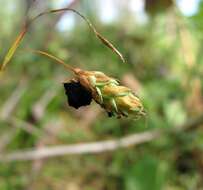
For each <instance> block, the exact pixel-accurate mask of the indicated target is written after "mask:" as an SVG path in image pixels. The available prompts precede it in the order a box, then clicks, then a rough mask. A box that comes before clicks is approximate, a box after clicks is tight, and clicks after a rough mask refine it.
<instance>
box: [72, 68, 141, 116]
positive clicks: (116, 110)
mask: <svg viewBox="0 0 203 190" xmlns="http://www.w3.org/2000/svg"><path fill="white" fill-rule="evenodd" d="M75 74H76V77H77V78H76V80H77V81H78V82H79V83H80V84H81V85H82V86H84V87H85V88H86V89H87V90H88V91H89V92H91V94H92V98H93V99H94V100H95V102H97V103H98V104H99V105H100V106H101V107H102V108H104V109H105V110H106V111H107V113H108V114H109V115H110V116H117V117H121V116H126V117H127V116H134V117H135V118H137V117H139V116H142V115H145V112H144V107H143V105H142V103H141V101H140V99H139V98H138V97H137V96H136V95H135V94H134V93H133V92H132V90H131V89H129V88H127V87H125V86H121V85H120V84H119V82H118V81H117V80H116V79H114V78H111V77H108V76H107V75H105V74H104V73H102V72H99V71H83V70H80V69H76V72H75Z"/></svg>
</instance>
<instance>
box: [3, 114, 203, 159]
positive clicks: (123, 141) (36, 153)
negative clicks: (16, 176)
mask: <svg viewBox="0 0 203 190" xmlns="http://www.w3.org/2000/svg"><path fill="white" fill-rule="evenodd" d="M202 124H203V114H201V115H200V116H198V117H196V118H194V119H191V120H190V121H187V122H186V123H185V124H183V125H181V126H177V127H174V128H173V129H172V130H163V129H156V130H153V131H147V132H142V133H137V134H132V135H128V136H125V137H122V138H120V139H116V140H106V141H98V142H92V143H80V144H73V145H59V146H54V147H45V148H41V149H37V150H35V149H34V150H28V151H18V152H14V153H9V154H4V155H0V161H1V162H11V161H17V160H18V161H23V160H35V159H41V158H50V157H56V156H63V155H73V154H77V155H78V154H87V153H92V154H93V153H94V154H96V153H102V152H107V151H114V150H117V149H120V148H127V147H130V146H135V145H139V144H143V143H146V142H150V141H152V140H154V139H157V138H159V137H161V135H163V134H174V133H177V132H183V131H190V130H191V129H196V128H198V127H200V126H202Z"/></svg>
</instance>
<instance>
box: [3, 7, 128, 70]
mask: <svg viewBox="0 0 203 190" xmlns="http://www.w3.org/2000/svg"><path fill="white" fill-rule="evenodd" d="M64 11H72V12H74V13H76V14H77V15H79V16H80V17H81V18H82V19H83V20H85V21H86V23H87V24H88V26H89V27H90V29H91V30H92V31H93V32H94V34H95V35H96V37H97V38H98V39H99V40H100V41H101V42H102V43H103V44H104V45H105V46H107V47H108V48H110V49H111V50H112V51H113V52H114V53H115V54H117V55H118V57H119V58H120V59H121V60H122V61H123V62H125V59H124V57H123V55H122V54H121V53H120V52H119V51H118V50H117V49H116V48H115V47H114V45H113V44H112V43H111V42H109V41H108V40H107V39H106V38H104V37H103V36H102V35H101V34H100V33H99V32H97V30H96V28H95V27H94V26H93V25H92V23H91V22H90V21H89V20H88V19H87V18H86V17H85V16H83V15H82V14H81V13H79V12H78V11H76V10H74V9H71V8H63V9H53V10H49V11H45V12H42V13H40V14H38V15H37V16H35V17H33V18H32V19H30V20H29V21H28V22H27V23H26V24H25V25H24V26H23V29H22V30H21V32H20V34H19V35H18V36H17V38H16V39H15V41H14V43H13V44H12V45H11V47H10V49H9V50H8V52H7V54H6V56H5V58H4V60H3V64H2V65H1V66H0V71H2V70H4V69H5V67H6V65H7V64H8V63H9V62H10V60H11V58H12V57H13V55H14V53H15V51H16V50H17V48H18V47H19V45H20V43H21V41H22V40H23V38H24V36H25V34H26V33H27V31H28V29H29V27H30V25H31V24H32V23H33V22H34V21H35V20H36V19H38V18H39V17H41V16H44V15H47V14H51V13H58V12H64Z"/></svg>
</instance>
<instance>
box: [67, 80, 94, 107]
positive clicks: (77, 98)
mask: <svg viewBox="0 0 203 190" xmlns="http://www.w3.org/2000/svg"><path fill="white" fill-rule="evenodd" d="M64 88H65V93H66V95H67V100H68V104H69V106H72V107H74V108H76V109H78V108H79V107H81V106H87V105H90V103H91V101H92V94H91V92H89V91H88V90H87V89H86V88H85V87H83V86H82V85H81V84H80V83H79V82H75V81H71V82H69V83H64Z"/></svg>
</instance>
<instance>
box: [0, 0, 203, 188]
mask: <svg viewBox="0 0 203 190" xmlns="http://www.w3.org/2000/svg"><path fill="white" fill-rule="evenodd" d="M25 2H26V1H25ZM25 2H24V3H22V2H21V1H19V0H15V1H10V0H9V1H3V0H0V3H1V4H4V6H2V7H0V22H1V28H0V31H1V34H0V49H1V60H3V57H4V56H5V53H6V51H7V50H8V48H9V47H10V45H11V44H12V43H13V40H14V39H15V37H16V36H17V34H19V31H20V29H21V25H22V23H23V19H24V20H25V18H26V16H25V12H26V11H25V10H26V6H25ZM42 2H43V1H42ZM50 2H51V1H50ZM50 2H49V3H48V1H47V3H40V2H39V1H35V2H34V3H33V4H35V6H34V5H32V6H31V8H30V10H29V15H36V13H39V12H41V7H43V10H46V9H50V8H55V7H53V5H52V4H51V3H50ZM116 2H117V1H115V3H116ZM147 2H148V3H149V4H150V1H147ZM156 2H157V3H160V2H159V1H156ZM167 2H168V3H166V4H164V3H163V5H162V4H161V3H160V6H161V8H160V6H152V7H151V8H149V7H148V8H147V11H148V20H147V22H145V23H141V24H139V22H137V21H136V19H134V15H133V13H131V12H130V11H129V10H128V9H127V8H124V7H123V8H122V10H123V11H121V13H120V15H119V19H118V20H116V21H115V22H112V23H111V24H104V23H102V22H101V21H100V19H99V16H98V14H97V11H96V4H95V3H93V1H91V0H87V1H81V2H77V1H76V3H75V4H74V5H73V6H74V8H75V9H76V10H79V11H80V12H81V13H83V14H84V15H86V16H87V17H88V18H89V20H91V22H92V23H94V25H95V27H96V28H97V29H98V31H99V32H100V33H101V34H102V35H103V36H105V37H106V38H107V39H108V40H109V41H110V42H112V43H113V44H114V45H115V47H117V48H118V49H119V51H120V52H122V54H123V55H124V57H125V58H126V63H122V62H121V61H120V60H119V58H118V57H117V56H116V55H115V54H113V53H112V51H111V50H109V49H108V48H106V47H105V46H103V45H102V44H101V42H100V41H98V40H97V39H96V38H95V36H94V34H93V33H92V32H90V30H89V28H88V26H87V25H86V24H85V22H84V21H82V20H80V18H78V17H77V16H76V17H75V21H76V22H75V27H73V29H69V30H67V31H63V32H61V31H60V30H58V29H57V28H56V27H54V26H57V23H58V20H59V18H60V16H59V15H57V14H56V15H48V16H46V17H43V18H42V19H39V20H38V21H36V22H35V23H34V24H33V26H32V27H31V28H30V29H29V33H28V35H26V38H25V40H24V41H23V43H22V44H21V45H20V48H19V49H18V51H17V52H16V54H15V56H14V58H13V59H12V61H11V63H10V64H9V65H8V66H7V68H6V70H5V71H4V72H3V73H0V190H1V189H2V190H19V189H29V190H32V189H33V190H34V189H38V190H46V189H47V190H60V189H67V190H79V189H83V190H104V189H108V190H117V189H124V190H149V189H150V190H161V189H164V190H165V189H166V190H185V189H195V190H196V189H197V190H201V189H202V187H203V174H202V173H203V152H202V151H203V150H202V149H203V140H202V139H203V132H202V126H203V124H202V122H197V123H196V122H195V120H196V118H199V115H202V113H203V80H202V79H203V56H202V55H203V54H202V50H203V43H202V42H203V38H202V33H203V28H202V21H203V2H202V1H200V3H199V9H198V11H197V12H196V13H195V15H194V16H191V17H185V16H183V15H182V14H181V12H180V11H179V10H178V8H177V7H176V6H175V5H174V4H170V3H169V2H170V1H167ZM188 3H189V2H188ZM149 4H148V6H149ZM155 4H156V3H155ZM37 5H38V6H37ZM68 14H69V15H72V13H68ZM26 48H28V49H30V48H31V49H38V50H44V51H47V52H50V53H52V54H53V55H55V56H57V57H59V58H61V59H62V60H64V61H65V62H66V63H68V64H70V65H71V66H74V67H79V68H81V69H84V70H96V71H101V72H104V73H105V74H107V75H108V76H112V77H115V78H118V79H119V80H120V81H121V82H122V84H124V85H125V86H128V87H130V88H131V89H133V90H134V91H135V93H136V94H138V95H139V97H140V99H141V101H142V103H143V105H144V108H145V110H146V113H147V115H146V117H142V118H140V119H139V120H133V119H131V118H122V119H117V118H115V117H111V118H110V117H108V115H107V114H106V112H105V111H104V110H103V109H101V108H100V107H99V106H98V105H97V104H96V103H91V105H90V106H87V107H84V108H81V109H78V110H76V109H74V108H71V107H69V106H68V104H67V99H66V96H65V92H64V89H63V84H62V82H63V80H64V79H67V78H70V79H71V78H72V77H73V76H72V75H71V74H70V73H68V72H66V71H65V70H64V68H63V67H61V66H59V65H57V64H55V63H54V61H52V60H50V59H48V58H46V57H42V56H40V55H35V54H32V53H29V52H26V51H24V49H26ZM198 120H201V117H200V119H198ZM190 122H192V123H193V124H192V125H190V126H189V128H187V130H184V127H188V126H187V125H188V124H190ZM179 127H183V128H180V129H179ZM176 129H177V130H176ZM153 130H163V133H162V134H161V136H159V137H158V138H154V139H153V140H151V141H150V142H145V143H141V144H139V145H136V146H130V147H127V148H120V149H117V150H114V151H108V152H102V153H98V154H94V153H89V154H79V155H64V156H60V157H53V158H46V159H37V160H30V161H13V162H4V161H1V158H2V156H4V155H6V154H7V153H11V152H14V151H25V150H27V149H30V148H34V149H38V148H39V147H51V146H56V145H57V146H60V145H71V144H77V143H88V142H97V141H103V140H110V139H117V138H121V137H124V136H127V135H131V134H134V133H138V134H139V133H142V132H144V131H153ZM174 130H176V131H175V132H174ZM172 131H173V132H172Z"/></svg>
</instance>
